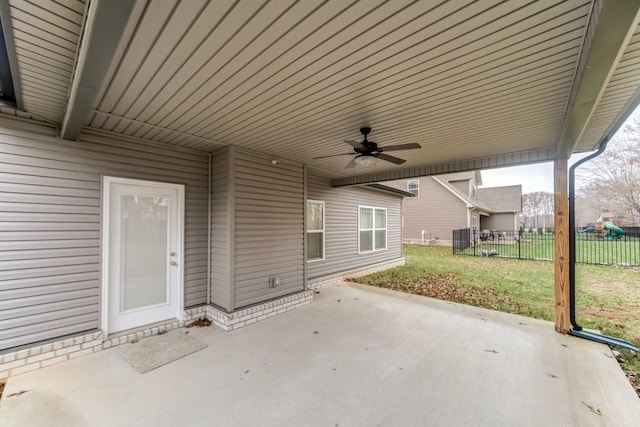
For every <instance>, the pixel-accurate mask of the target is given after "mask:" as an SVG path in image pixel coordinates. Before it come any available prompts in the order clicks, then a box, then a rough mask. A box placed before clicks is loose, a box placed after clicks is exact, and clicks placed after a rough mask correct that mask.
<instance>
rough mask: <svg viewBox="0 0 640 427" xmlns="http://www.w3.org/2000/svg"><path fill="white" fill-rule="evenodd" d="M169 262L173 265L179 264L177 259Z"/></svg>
mask: <svg viewBox="0 0 640 427" xmlns="http://www.w3.org/2000/svg"><path fill="white" fill-rule="evenodd" d="M169 264H171V265H178V263H177V262H175V261H171V262H170V263H169Z"/></svg>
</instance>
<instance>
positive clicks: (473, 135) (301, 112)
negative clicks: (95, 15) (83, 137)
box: [10, 0, 640, 184]
mask: <svg viewBox="0 0 640 427" xmlns="http://www.w3.org/2000/svg"><path fill="white" fill-rule="evenodd" d="M62 3H64V4H65V6H61V4H62ZM10 4H11V13H12V22H15V23H14V38H15V39H16V47H18V45H20V48H21V49H22V51H19V52H18V56H19V60H18V62H19V65H20V68H21V70H22V69H24V72H22V71H21V81H24V82H25V83H26V84H27V87H28V89H27V88H25V92H26V93H25V108H26V109H27V111H28V112H32V113H36V114H40V115H43V116H45V117H47V118H49V119H50V120H54V121H56V122H57V123H59V122H60V117H61V114H62V112H64V109H65V106H64V103H63V102H62V101H63V99H64V98H65V97H66V93H67V92H68V90H69V85H68V78H70V77H71V68H72V67H73V64H74V61H75V54H76V52H75V50H73V48H72V47H73V46H77V37H78V34H79V32H80V24H81V23H82V15H81V14H82V13H83V12H82V11H83V10H84V5H83V4H82V3H81V2H74V1H68V2H67V1H65V2H60V3H58V2H53V1H51V2H39V3H38V6H34V5H32V3H29V2H26V1H24V0H11V1H10ZM594 4H595V6H594ZM600 5H601V3H600V1H599V0H594V1H590V0H571V1H560V0H542V1H536V2H530V3H528V4H524V3H523V2H518V1H510V2H503V1H498V0H495V1H492V0H484V1H482V2H476V1H471V0H452V1H441V2H438V3H436V2H431V1H423V2H417V1H408V0H407V1H401V0H394V1H382V0H370V1H362V2H357V1H351V2H345V1H343V0H327V1H319V0H318V1H312V0H309V1H294V0H279V1H271V2H269V1H262V2H258V1H248V2H236V1H233V0H219V1H215V2H213V1H211V2H210V1H206V0H188V1H187V0H183V1H179V0H163V1H162V2H154V3H151V2H148V1H145V0H139V1H137V2H136V3H135V9H136V13H133V14H132V15H131V17H130V18H129V19H128V23H127V26H126V28H125V30H124V31H123V32H122V34H121V35H120V34H117V35H115V34H114V37H116V36H118V37H121V38H120V45H119V46H118V49H116V54H115V56H114V57H113V58H112V60H111V63H110V66H109V69H108V70H107V72H106V77H105V78H104V80H103V84H102V85H101V87H100V88H99V92H98V95H97V97H96V99H95V101H94V103H93V104H92V109H91V111H88V112H87V120H86V123H85V124H86V125H87V126H89V127H91V128H93V129H96V130H97V129H100V130H104V131H108V132H116V133H119V134H122V135H125V136H126V135H128V136H132V137H140V138H144V139H150V140H156V141H162V142H166V143H169V144H175V145H179V146H184V147H191V148H195V149H200V150H207V151H211V150H213V149H215V148H216V147H219V146H221V145H235V146H238V147H242V148H244V149H248V150H253V151H256V152H261V153H264V154H268V155H271V156H274V157H276V158H282V159H288V160H292V161H297V162H301V163H304V164H307V165H308V166H309V167H312V168H314V169H316V170H322V171H323V172H324V174H325V176H329V177H332V178H341V177H342V178H347V177H351V178H352V179H350V180H349V181H348V182H347V181H345V183H358V182H361V183H362V182H369V181H372V180H374V181H376V180H382V179H399V178H404V177H410V176H418V175H425V174H437V173H445V172H452V171H460V170H475V169H482V168H487V167H495V166H506V165H514V164H522V163H530V162H536V161H545V160H551V159H553V158H554V157H555V156H556V155H557V151H558V150H557V147H558V144H559V141H560V139H561V138H562V135H563V126H565V118H566V117H567V111H569V110H570V109H571V108H572V107H570V106H571V105H572V93H575V91H576V84H579V80H580V79H579V78H577V77H576V72H577V71H579V70H580V64H581V59H582V60H583V59H584V58H585V49H586V50H587V51H588V48H589V37H590V36H589V35H588V34H590V33H589V32H588V31H587V29H588V25H589V22H590V19H591V20H592V21H593V17H592V15H591V13H592V10H593V9H595V10H596V11H599V10H600ZM81 6H82V7H81ZM25 8H29V9H30V10H31V12H30V13H26V14H25V12H24V11H23V10H22V9H25ZM63 12H64V13H63ZM13 15H15V16H13ZM62 15H64V19H62V18H61V17H60V16H62ZM67 15H68V16H67ZM596 15H597V14H596ZM25 16H26V17H28V18H29V19H27V18H24V23H21V22H19V21H21V20H22V19H23V17H25ZM58 21H60V22H58ZM63 24H64V25H63ZM42 31H44V34H43V33H42ZM591 31H594V28H593V25H592V28H591ZM602 31H606V29H604V30H602ZM49 34H51V36H52V37H51V40H52V41H49V37H47V36H48V35H49ZM54 36H55V37H54ZM103 36H104V34H103ZM59 39H64V40H65V42H63V41H61V40H59ZM26 40H28V41H30V43H31V45H28V44H26ZM585 40H586V41H587V43H585ZM53 41H55V42H53ZM49 43H53V44H54V45H56V46H50V45H49ZM635 43H636V37H635V36H634V38H633V39H632V43H630V44H629V45H628V46H627V48H626V49H627V51H626V52H625V54H624V55H623V56H622V60H621V61H620V63H619V67H618V68H617V69H615V73H614V76H613V77H612V78H611V80H610V81H609V85H608V86H607V89H606V92H605V93H604V95H603V96H602V97H601V99H600V101H601V103H602V105H601V106H600V105H598V106H597V108H596V109H595V110H594V114H593V116H592V117H591V118H592V122H589V123H588V125H587V127H586V131H585V132H584V133H583V134H582V140H581V142H580V145H579V146H578V149H589V147H591V146H592V145H593V144H594V143H595V144H597V142H598V141H599V140H600V139H601V137H602V135H603V134H604V133H605V132H606V129H609V128H610V127H611V123H612V122H614V121H615V119H616V118H619V117H620V116H621V115H624V114H625V113H626V112H627V110H625V108H626V107H627V106H628V105H630V103H631V101H630V100H629V99H630V98H629V96H627V98H626V99H625V98H624V96H618V94H619V92H617V91H616V90H617V89H621V88H622V87H623V86H624V85H625V84H626V83H628V87H627V89H626V90H627V91H628V92H629V93H631V92H633V90H634V89H635V88H637V87H638V86H639V85H640V82H635V81H630V80H629V79H633V78H634V77H631V76H629V75H628V74H629V73H631V74H633V72H634V71H635V68H634V67H635V66H636V65H635V64H636V63H637V61H636V58H635V50H634V49H635V48H634V44H635ZM25 46H32V47H31V50H34V51H38V52H45V51H47V52H46V54H45V55H43V56H44V58H46V60H42V61H41V62H37V65H38V66H37V67H34V66H32V67H31V68H29V67H28V64H29V61H36V60H37V59H38V58H29V57H27V54H26V52H27V51H30V50H29V49H26V48H25ZM63 47H64V48H63ZM16 50H17V51H18V49H16ZM72 53H73V54H72ZM36 56H37V55H36ZM56 61H57V62H56ZM40 63H42V64H43V65H42V68H43V70H46V72H45V71H41V70H37V69H35V68H38V67H39V66H40ZM24 64H26V65H24ZM53 64H58V65H59V64H63V65H64V64H66V67H63V66H62V65H59V66H54V65H53ZM56 67H57V68H56ZM61 69H63V70H64V71H65V72H61V71H60V70H61ZM625 69H626V70H627V71H628V73H627V75H626V77H625ZM54 71H55V73H57V75H56V76H53V77H55V78H54V79H53V80H55V85H53V86H52V84H53V83H52V82H51V81H50V80H51V79H52V78H53V77H52V76H51V75H50V74H51V73H53V72H54ZM29 73H32V74H29ZM33 73H35V74H33ZM36 83H42V84H40V86H37V85H36ZM634 85H635V86H634ZM625 87H626V86H625ZM29 91H31V92H29ZM634 93H635V92H634ZM26 95H28V96H29V97H31V98H28V97H27V96H26ZM630 96H631V98H633V94H632V95H630ZM27 101H28V102H27ZM611 117H614V119H612V118H611ZM363 126H370V127H372V128H373V131H372V133H371V134H370V139H371V140H373V141H376V142H378V143H379V144H380V146H382V147H384V146H386V145H394V144H403V143H408V142H418V143H420V144H422V147H423V148H422V149H420V150H413V151H402V152H397V153H393V154H394V155H397V156H398V157H401V158H403V159H406V160H407V163H405V164H403V165H401V166H396V165H393V164H391V163H388V162H384V161H377V162H376V164H375V165H374V166H373V167H369V168H364V169H359V168H356V169H350V170H345V169H344V166H345V165H346V164H347V163H348V162H349V160H351V157H349V156H347V155H345V156H338V157H333V158H329V159H323V160H317V159H314V157H316V156H319V155H331V154H336V155H337V154H340V153H348V152H349V151H350V146H349V145H347V144H345V143H344V142H343V140H346V139H350V140H358V139H360V138H361V135H360V134H359V132H358V129H359V128H360V127H363ZM603 129H604V130H603ZM599 135H600V136H599ZM132 141H135V139H132ZM565 143H566V141H565ZM571 147H573V145H571ZM361 177H362V179H360V178H361ZM354 178H357V179H354ZM334 184H335V181H334Z"/></svg>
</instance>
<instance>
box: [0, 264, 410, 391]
mask: <svg viewBox="0 0 640 427" xmlns="http://www.w3.org/2000/svg"><path fill="white" fill-rule="evenodd" d="M404 263H405V260H404V258H400V259H396V260H393V261H387V262H385V263H380V264H375V265H373V266H367V267H363V268H360V269H356V270H352V271H350V272H348V273H340V274H334V275H330V276H326V277H321V278H314V279H310V280H309V281H308V288H309V289H310V290H306V291H302V292H298V293H296V294H293V295H289V296H286V297H282V298H278V299H275V300H272V301H267V302H263V303H259V304H256V305H253V306H250V307H245V308H242V309H240V310H237V311H235V312H233V313H227V312H225V311H224V310H220V309H218V308H216V307H213V306H211V305H203V306H200V307H195V308H190V309H188V310H185V312H184V316H183V317H184V321H177V320H176V321H173V322H169V323H166V324H164V323H163V324H155V325H150V326H148V327H145V328H143V329H136V330H135V331H124V332H120V333H117V334H112V335H110V336H108V337H103V335H102V332H101V331H91V332H87V333H86V334H80V335H76V336H72V337H65V338H62V339H60V340H58V341H53V342H47V343H41V344H35V345H33V346H31V347H29V348H23V349H20V350H16V351H12V352H8V353H5V354H0V381H1V380H4V379H6V378H8V377H10V376H13V375H19V374H22V373H25V372H30V371H34V370H36V369H40V368H44V367H47V366H51V365H55V364H57V363H62V362H64V361H66V360H71V359H75V358H76V357H81V356H86V355H88V354H92V353H95V352H98V351H102V350H106V349H108V348H111V347H116V346H119V345H122V344H126V343H129V342H132V341H137V340H140V339H143V338H146V337H150V336H152V335H157V334H158V333H159V332H162V331H170V330H172V329H178V328H181V327H183V326H184V325H185V324H188V323H189V322H191V321H193V320H196V319H198V318H200V317H206V318H208V319H209V320H211V322H212V324H213V325H215V326H217V327H218V328H220V329H222V330H224V331H233V330H236V329H239V328H242V327H243V326H247V325H250V324H252V323H256V322H259V321H261V320H265V319H268V318H270V317H273V316H277V315H278V314H282V313H286V312H287V311H291V310H293V309H295V308H298V307H302V306H303V305H307V304H310V303H311V302H312V301H313V295H314V292H313V290H312V289H313V288H317V287H321V286H326V285H329V284H335V283H339V282H340V281H342V280H344V279H345V278H348V277H360V276H365V275H367V274H371V273H375V272H378V271H382V270H386V269H388V268H392V267H396V266H399V265H404Z"/></svg>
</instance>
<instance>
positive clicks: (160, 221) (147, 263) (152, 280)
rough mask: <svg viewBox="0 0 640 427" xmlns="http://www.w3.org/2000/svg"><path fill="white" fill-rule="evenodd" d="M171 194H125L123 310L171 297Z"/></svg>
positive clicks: (123, 214) (123, 206) (123, 217)
mask: <svg viewBox="0 0 640 427" xmlns="http://www.w3.org/2000/svg"><path fill="white" fill-rule="evenodd" d="M168 207H169V198H167V197H154V196H133V195H123V196H122V260H121V262H122V263H121V265H122V276H123V277H122V279H121V287H122V293H121V295H122V304H121V307H122V310H123V311H125V310H131V309H134V308H139V307H146V306H149V305H155V304H160V303H164V302H166V301H167V262H168V260H167V255H168V247H167V219H168V218H167V213H168Z"/></svg>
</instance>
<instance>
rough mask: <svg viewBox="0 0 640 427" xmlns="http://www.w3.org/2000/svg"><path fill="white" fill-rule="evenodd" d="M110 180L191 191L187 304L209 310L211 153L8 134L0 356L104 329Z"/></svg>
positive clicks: (1, 220)
mask: <svg viewBox="0 0 640 427" xmlns="http://www.w3.org/2000/svg"><path fill="white" fill-rule="evenodd" d="M103 175H111V176H118V177H125V178H134V179H145V180H153V181H162V182H170V183H178V184H184V185H185V189H186V193H185V204H186V209H185V210H186V218H185V234H186V238H185V240H186V241H185V264H186V265H185V294H186V295H185V301H186V306H191V305H197V304H201V303H205V302H206V281H207V280H206V279H207V278H206V275H207V274H206V273H207V191H208V187H207V177H208V157H207V154H206V153H199V152H195V151H189V150H183V149H174V148H172V147H169V146H166V145H160V144H153V143H146V142H141V141H132V140H122V139H118V138H117V137H113V138H112V137H110V136H109V137H107V136H105V135H104V134H96V133H87V134H85V135H83V136H82V137H81V140H80V141H78V142H70V141H63V140H59V139H56V138H54V137H51V136H47V135H44V134H42V133H38V131H37V128H34V132H28V131H24V130H22V131H18V130H10V129H8V128H1V129H0V349H4V348H10V347H15V346H19V345H23V344H28V343H32V342H36V341H40V340H44V339H51V338H55V337H59V336H62V335H66V334H71V333H76V332H81V331H85V330H89V329H95V328H98V326H99V321H100V314H99V313H100V262H101V261H100V251H101V249H100V247H101V241H100V229H101V212H100V204H101V180H102V176H103Z"/></svg>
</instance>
